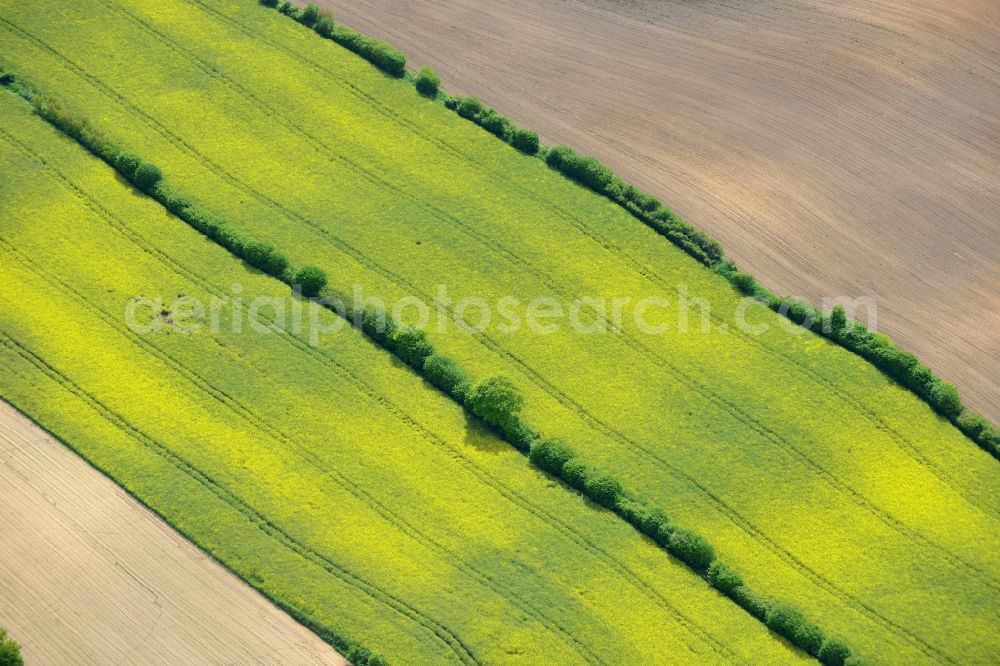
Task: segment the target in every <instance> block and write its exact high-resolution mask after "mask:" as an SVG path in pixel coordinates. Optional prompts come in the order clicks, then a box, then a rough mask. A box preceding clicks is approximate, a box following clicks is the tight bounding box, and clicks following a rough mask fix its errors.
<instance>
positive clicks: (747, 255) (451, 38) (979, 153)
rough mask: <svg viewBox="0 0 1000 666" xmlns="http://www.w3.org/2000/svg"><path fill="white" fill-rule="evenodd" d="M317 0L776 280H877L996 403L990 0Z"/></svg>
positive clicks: (969, 397) (885, 299)
mask: <svg viewBox="0 0 1000 666" xmlns="http://www.w3.org/2000/svg"><path fill="white" fill-rule="evenodd" d="M320 4H326V5H327V6H329V7H332V8H334V10H335V12H336V16H337V18H338V19H339V20H341V21H343V22H344V23H346V24H348V25H351V26H354V27H356V28H358V29H360V30H362V31H364V32H366V33H368V34H372V35H375V36H378V37H381V38H383V39H386V40H388V41H390V42H391V43H393V44H394V45H396V46H397V47H398V48H400V49H402V50H403V51H404V52H406V53H407V54H408V56H409V58H410V62H411V64H413V65H418V66H419V65H421V64H425V63H426V64H430V65H432V66H434V67H435V68H436V69H437V70H438V72H439V73H440V74H441V75H442V78H443V80H444V85H445V86H446V87H447V89H448V90H449V92H452V93H462V94H474V95H477V96H479V97H481V98H482V99H483V100H484V101H485V102H486V103H488V104H489V105H491V106H494V107H496V108H497V109H498V110H500V111H501V112H502V113H504V114H506V115H508V116H510V117H511V118H512V119H513V120H514V121H515V122H516V123H518V124H520V125H523V126H528V127H532V128H534V129H536V130H538V131H539V132H540V133H541V135H542V138H543V140H544V141H545V142H546V143H547V144H555V143H567V144H569V145H571V146H573V147H575V148H577V149H578V150H580V151H581V152H585V153H589V154H593V155H595V156H597V157H599V158H600V159H601V160H603V161H604V162H606V163H607V164H608V165H610V166H611V167H612V168H613V169H615V170H616V171H617V172H618V173H619V174H621V175H622V176H624V177H625V178H627V179H629V180H631V181H633V182H635V183H636V184H638V185H640V186H641V187H643V188H645V189H647V190H649V191H650V192H652V193H654V194H656V195H658V196H659V197H660V198H661V199H663V200H664V202H665V203H667V204H668V205H670V206H672V207H673V208H675V209H677V210H678V211H679V212H680V213H682V214H683V215H684V216H685V217H687V218H688V219H689V220H690V221H692V222H693V223H694V224H696V225H697V226H699V227H701V228H703V229H705V230H707V231H708V232H710V233H711V234H712V235H714V236H715V237H716V238H718V239H719V240H721V241H722V243H723V245H724V246H725V247H726V249H727V252H728V254H729V255H730V256H731V257H733V258H735V259H736V261H737V262H738V263H739V264H740V265H741V266H743V267H744V268H746V269H748V270H750V271H751V272H753V273H754V274H756V275H757V276H758V278H760V279H761V281H762V282H763V283H764V284H766V285H767V286H769V287H771V288H772V289H774V290H775V291H777V292H779V293H782V294H794V295H799V296H803V297H806V298H809V299H811V300H812V301H813V302H814V303H815V304H817V305H820V304H821V303H822V299H823V298H824V297H831V298H833V297H839V296H846V297H850V298H858V297H869V298H871V299H873V300H874V301H875V303H876V304H877V307H878V318H877V326H878V328H879V330H881V331H883V332H885V333H888V334H889V335H891V336H892V337H893V338H895V339H896V340H897V341H898V342H899V344H900V345H901V346H903V347H904V348H906V349H908V350H910V351H913V352H914V353H916V354H917V355H918V356H919V357H920V358H921V359H922V360H923V361H924V362H925V363H927V364H928V365H930V366H931V367H932V368H933V369H934V370H935V371H937V372H938V374H940V375H942V376H943V377H945V378H946V379H948V380H950V381H952V382H954V383H956V384H957V385H958V386H959V388H960V390H961V391H962V394H963V395H964V396H965V398H966V401H967V402H968V403H969V404H971V405H972V406H973V407H974V408H977V409H979V410H980V411H982V412H983V413H985V414H986V415H987V416H989V417H990V418H991V419H992V420H993V421H994V422H996V421H1000V383H998V377H1000V307H998V305H1000V236H998V235H997V233H996V231H997V228H998V226H1000V176H998V174H1000V112H998V110H1000V4H997V3H996V2H992V1H991V0H959V1H958V2H949V3H942V2H934V1H932V0H918V1H916V2H909V1H907V2H902V1H900V0H892V1H890V2H881V1H880V2H875V1H874V0H849V1H847V2H815V1H812V0H810V1H807V2H780V1H779V2H752V3H750V2H677V1H662V2H661V1H657V2H652V1H642V0H640V1H638V2H612V1H610V0H589V1H586V0H545V1H544V2H540V3H539V2H535V1H534V0H497V1H494V2H489V3H484V2H481V1H479V0H449V1H448V2H445V1H444V0H413V1H410V2H400V1H399V0H358V1H356V2H349V3H348V2H341V1H339V0H336V1H333V2H330V1H329V0H324V1H323V2H320ZM860 314H862V315H863V314H864V311H863V310H862V311H860ZM862 318H863V317H862Z"/></svg>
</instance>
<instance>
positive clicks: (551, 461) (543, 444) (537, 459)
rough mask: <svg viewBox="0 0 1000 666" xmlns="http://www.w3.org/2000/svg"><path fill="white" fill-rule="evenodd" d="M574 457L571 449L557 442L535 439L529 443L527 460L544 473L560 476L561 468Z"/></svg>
mask: <svg viewBox="0 0 1000 666" xmlns="http://www.w3.org/2000/svg"><path fill="white" fill-rule="evenodd" d="M574 455H575V454H574V453H573V449H571V448H569V447H568V446H566V445H565V444H563V443H562V442H560V441H558V440H555V439H536V440H535V441H534V442H532V443H531V452H530V453H529V454H528V459H529V460H531V462H532V463H533V464H534V465H536V466H538V467H541V468H542V469H543V470H545V471H546V472H549V473H550V474H555V475H556V476H559V475H560V474H562V469H563V466H564V465H565V464H566V463H567V462H569V461H570V460H571V459H572V458H573V456H574Z"/></svg>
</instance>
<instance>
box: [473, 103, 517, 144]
mask: <svg viewBox="0 0 1000 666" xmlns="http://www.w3.org/2000/svg"><path fill="white" fill-rule="evenodd" d="M476 124H478V125H479V126H480V127H482V128H483V129H485V130H486V131H487V132H489V133H491V134H495V135H496V136H497V137H499V138H501V139H503V140H504V141H507V139H508V137H509V136H510V133H511V131H512V130H513V125H511V122H510V121H509V120H507V118H506V117H504V116H502V115H500V114H499V113H497V112H496V111H494V110H493V109H485V110H484V111H483V112H482V113H481V114H479V117H478V118H476Z"/></svg>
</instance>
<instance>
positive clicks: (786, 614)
mask: <svg viewBox="0 0 1000 666" xmlns="http://www.w3.org/2000/svg"><path fill="white" fill-rule="evenodd" d="M35 99H36V100H37V99H38V98H37V96H35ZM36 108H37V109H39V113H40V114H41V115H42V116H43V117H44V118H46V119H47V120H49V121H50V122H52V124H53V125H55V126H57V127H59V128H60V129H63V130H64V131H65V132H66V133H67V134H68V135H70V136H72V137H73V138H76V139H77V140H78V141H79V142H80V143H81V144H82V145H84V146H85V147H86V148H88V149H89V150H91V151H92V152H94V153H95V154H97V155H98V156H99V157H102V158H103V159H104V160H105V161H106V162H107V163H108V164H109V165H111V166H112V167H114V168H115V169H117V170H119V172H120V173H122V175H123V176H125V177H127V178H129V179H130V180H132V181H133V182H134V183H136V179H137V177H138V173H139V171H140V169H142V168H143V166H144V165H148V166H150V167H152V169H147V171H149V172H150V173H155V174H156V177H155V178H152V177H144V179H143V180H142V182H143V183H144V185H145V187H144V188H142V189H143V191H145V192H147V193H149V194H150V195H151V196H152V197H154V198H156V199H157V200H158V201H160V203H162V204H163V205H164V206H165V207H166V206H167V205H168V204H167V202H170V206H171V207H172V208H171V209H173V208H176V209H178V210H179V211H180V213H179V214H178V215H179V217H180V218H181V219H183V220H184V221H185V222H187V223H188V224H190V225H191V226H192V227H194V228H195V229H197V230H198V231H200V232H202V233H204V234H205V235H206V236H208V237H210V238H212V239H213V240H215V241H217V242H219V243H220V245H223V246H224V247H225V248H226V249H228V250H230V251H232V252H233V253H234V254H236V255H237V256H240V257H241V258H243V259H244V260H246V261H247V262H248V263H251V264H252V265H254V266H256V267H258V268H260V269H261V270H265V271H267V272H269V273H271V274H273V275H275V276H276V277H278V278H279V279H282V280H285V281H286V282H288V281H291V280H296V279H297V281H296V282H292V283H293V284H302V285H303V291H304V293H305V285H306V284H309V285H312V286H311V288H310V294H309V295H317V294H318V293H319V292H320V291H322V289H323V288H324V287H325V285H326V275H325V274H323V273H322V271H321V270H319V269H316V268H314V267H309V266H305V267H303V268H301V269H300V270H299V271H297V272H296V273H294V274H293V275H292V277H291V278H290V277H288V266H289V262H288V260H287V258H286V257H284V255H282V254H281V253H280V252H278V251H277V250H276V249H275V248H273V247H272V246H270V245H268V244H267V243H263V242H260V241H256V240H251V239H247V240H244V239H242V238H240V237H239V236H238V235H237V234H235V233H234V232H232V231H231V230H230V229H229V227H228V225H226V223H225V222H224V221H223V220H221V219H219V218H217V217H215V216H213V215H212V214H210V213H208V212H207V211H204V210H203V209H201V208H199V207H198V206H197V205H196V204H194V203H192V202H191V201H190V200H189V199H187V198H186V197H183V195H181V194H180V193H177V192H176V191H173V190H172V189H171V188H169V187H168V186H167V185H166V183H164V182H163V180H162V176H161V174H160V173H159V170H158V169H156V168H155V167H154V166H153V165H150V164H148V163H146V162H144V161H142V160H141V159H140V158H139V157H138V156H135V155H134V154H131V153H127V152H124V151H122V150H120V149H118V148H116V147H114V146H112V145H111V144H109V143H108V142H106V141H105V140H104V139H103V137H101V136H100V135H99V134H98V133H96V132H94V131H93V130H92V129H90V128H89V126H88V125H87V124H86V122H84V121H83V120H82V119H80V118H78V117H75V116H72V115H71V114H68V113H66V112H65V110H64V109H62V107H61V106H59V105H58V104H57V103H54V102H52V101H51V100H48V101H41V102H39V103H37V104H36ZM564 157H565V155H564ZM559 159H561V158H559ZM598 175H599V174H598ZM136 184H137V186H138V183H136ZM358 314H360V317H359V321H358V322H356V323H359V324H360V326H361V328H362V329H363V330H364V331H365V333H366V334H368V335H369V336H370V337H372V338H373V339H375V340H376V341H377V342H379V343H380V344H382V345H383V346H385V347H386V348H388V349H389V350H390V351H392V352H393V353H395V354H396V355H397V356H399V357H400V358H401V359H402V360H404V361H405V362H407V363H409V364H411V365H412V366H413V367H414V368H416V369H417V370H418V371H421V372H424V373H425V376H426V377H428V379H429V380H430V381H432V383H434V384H435V385H436V386H438V387H440V388H442V390H445V391H446V392H447V393H448V394H449V395H452V396H453V397H456V398H457V399H459V400H462V401H463V404H464V406H465V407H466V408H468V409H469V410H470V411H471V412H472V413H473V414H475V415H476V416H478V417H479V418H481V419H482V420H483V421H485V422H486V423H488V424H489V425H491V426H493V427H494V428H496V429H497V430H498V431H499V432H500V433H501V434H502V435H503V436H504V437H505V438H507V439H508V441H510V442H511V443H512V444H514V445H515V446H516V447H518V448H520V449H522V450H524V451H526V452H527V453H528V457H529V460H530V461H531V462H532V463H534V464H536V465H537V466H538V467H540V468H541V469H543V470H545V471H546V472H548V473H550V474H553V475H554V476H558V477H559V478H561V479H562V480H564V481H565V482H566V483H567V484H568V485H569V486H571V487H573V488H576V489H578V490H580V491H581V492H582V493H583V494H584V495H586V496H588V497H590V498H591V499H592V500H594V501H595V502H598V503H600V504H602V505H604V506H606V507H608V508H610V509H612V510H613V511H615V512H616V513H618V514H619V515H620V516H622V517H623V518H624V519H625V520H627V521H628V522H630V523H631V524H633V525H635V526H636V527H637V528H638V529H640V530H641V531H642V532H643V533H644V534H646V535H647V536H649V537H650V538H651V539H653V540H654V541H655V542H656V543H658V544H660V545H661V546H664V547H666V548H667V549H668V550H669V551H670V552H671V553H672V554H673V555H674V556H676V557H677V558H678V559H679V560H681V561H682V562H684V563H686V564H687V565H688V566H690V567H691V568H692V569H693V570H695V571H696V572H698V573H699V574H700V575H702V576H704V577H705V578H706V579H707V580H708V582H709V583H710V584H711V585H712V586H713V587H715V588H716V589H718V590H719V591H720V592H722V593H723V594H725V595H727V596H728V597H730V598H731V599H733V600H734V601H735V602H736V603H737V604H739V605H740V606H741V607H743V608H744V609H746V610H747V611H748V612H750V613H751V614H753V615H754V616H755V617H757V618H759V619H761V620H762V621H764V622H765V623H766V624H767V626H768V627H769V628H771V629H772V630H773V631H775V632H776V633H778V634H780V635H782V636H785V637H786V638H788V639H789V640H790V641H791V642H792V643H793V644H795V645H797V646H799V647H800V648H802V649H803V650H805V651H806V652H808V653H809V654H811V655H813V656H819V655H821V654H822V655H823V659H824V663H840V661H842V662H843V663H844V664H845V665H849V664H862V663H864V662H863V661H861V660H859V659H858V658H856V657H853V656H845V655H847V654H849V650H848V649H847V646H846V645H845V644H843V642H841V641H838V640H824V636H823V632H822V631H821V630H820V629H819V628H818V627H816V626H815V625H813V624H811V623H809V622H808V621H807V620H806V619H805V618H803V617H802V615H801V614H800V613H798V612H797V611H795V610H794V609H792V608H790V607H788V606H785V605H775V604H772V603H771V602H770V601H768V600H767V599H766V598H765V597H763V596H761V595H759V594H757V593H755V592H754V591H753V590H752V589H750V588H749V587H748V586H747V585H746V584H745V583H744V582H743V580H742V578H741V577H740V576H739V574H738V573H737V572H735V571H734V570H732V569H730V568H729V567H727V566H725V565H724V564H723V563H721V562H719V561H718V560H717V559H716V557H715V552H714V550H713V548H712V546H711V544H709V543H708V541H706V540H705V539H704V538H703V537H701V536H699V535H698V534H696V533H694V532H691V531H690V530H686V529H684V528H681V527H676V526H674V525H672V524H671V523H670V522H669V520H668V519H667V516H666V514H665V513H663V512H662V511H659V510H656V509H648V508H645V507H643V506H642V505H641V504H640V503H639V502H637V501H635V500H634V499H632V498H629V497H628V495H627V494H626V492H625V490H624V488H623V487H622V485H621V483H620V482H619V481H618V480H617V479H615V478H614V477H611V476H608V475H606V474H596V475H595V474H593V473H592V472H591V471H590V470H588V468H587V467H586V466H585V465H584V464H583V462H582V461H581V460H580V458H579V457H577V456H576V455H575V454H574V452H573V451H572V449H570V448H569V447H568V446H566V445H565V444H563V443H561V442H558V441H556V440H551V439H538V436H537V435H536V434H535V433H534V432H533V431H532V430H531V428H530V427H528V426H527V424H526V423H524V421H523V420H522V419H521V417H520V411H521V410H522V408H523V407H524V397H523V395H522V394H521V392H520V390H519V389H518V388H517V387H516V386H515V385H514V384H513V383H512V382H511V381H510V380H509V379H507V378H506V377H503V376H502V375H493V376H489V377H485V378H483V379H481V380H480V381H478V382H476V383H475V384H472V385H471V387H469V385H468V380H467V378H466V377H465V375H464V373H462V371H461V369H460V368H459V366H458V364H457V363H455V362H454V361H453V360H452V359H448V358H447V357H444V356H440V355H437V354H435V353H434V350H433V347H432V346H431V344H430V343H429V341H427V339H426V336H425V334H424V332H423V331H418V330H417V329H413V328H410V327H403V328H400V327H398V326H396V324H395V322H394V321H393V319H392V317H391V316H390V315H389V314H388V313H386V312H384V310H382V309H378V308H369V309H365V310H363V311H362V312H360V313H358ZM352 316H355V315H352ZM842 330H843V331H844V335H848V334H854V335H858V336H863V334H862V333H860V332H858V331H857V329H856V327H855V328H852V327H850V326H844V327H842ZM851 331H854V332H853V333H850V332H851ZM865 339H866V340H868V341H872V340H875V341H878V340H880V339H879V338H877V337H875V336H874V335H872V334H868V336H867V337H866V338H865ZM879 344H883V345H884V344H885V343H882V342H880V343H879ZM889 344H891V343H889ZM934 381H937V380H934ZM942 391H943V392H945V393H950V392H948V391H947V389H939V392H942ZM949 399H950V397H949ZM961 420H962V423H963V424H964V425H965V427H966V428H967V429H968V430H970V431H975V432H979V433H983V432H987V431H988V429H989V428H990V426H989V425H988V424H986V423H985V421H984V420H982V419H981V417H979V418H975V417H965V418H962V419H961ZM348 658H349V659H350V660H351V662H352V663H354V664H356V665H362V664H366V665H368V666H381V665H383V664H386V663H387V662H386V661H385V660H384V659H382V658H381V657H379V656H377V655H373V654H372V653H371V652H370V651H368V650H367V649H365V648H362V647H359V646H353V647H351V648H350V650H349V651H348ZM838 660H839V661H838Z"/></svg>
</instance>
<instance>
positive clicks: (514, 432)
mask: <svg viewBox="0 0 1000 666" xmlns="http://www.w3.org/2000/svg"><path fill="white" fill-rule="evenodd" d="M500 433H501V434H502V435H503V437H504V439H506V440H507V441H508V442H510V443H511V444H513V445H514V446H515V447H517V448H518V449H520V450H521V451H528V450H530V449H531V443H532V442H534V441H535V440H536V439H538V435H537V434H536V433H535V431H533V430H532V429H531V428H530V427H528V424H527V423H525V422H524V420H523V419H522V418H521V417H520V416H514V417H512V418H511V419H510V420H508V421H507V422H506V423H504V424H503V425H502V426H501V427H500Z"/></svg>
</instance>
